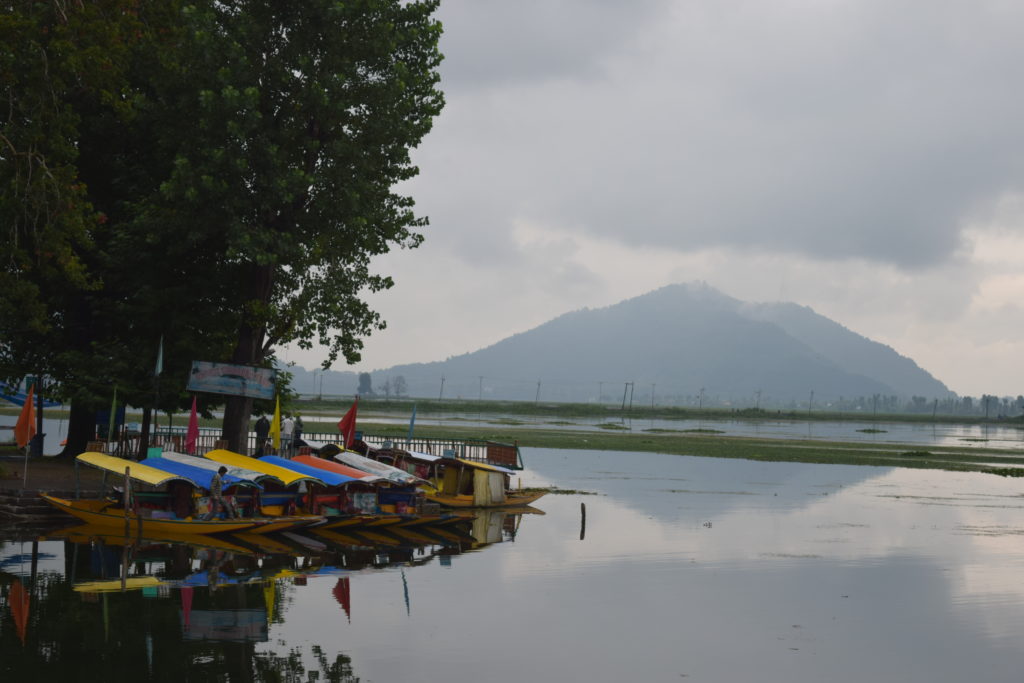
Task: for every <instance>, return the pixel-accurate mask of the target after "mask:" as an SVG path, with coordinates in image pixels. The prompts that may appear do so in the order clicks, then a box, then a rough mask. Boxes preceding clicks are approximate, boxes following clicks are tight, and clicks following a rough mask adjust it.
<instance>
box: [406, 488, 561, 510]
mask: <svg viewBox="0 0 1024 683" xmlns="http://www.w3.org/2000/svg"><path fill="white" fill-rule="evenodd" d="M545 493H547V491H529V492H526V493H519V492H511V493H508V494H506V495H505V500H503V501H502V502H500V503H494V504H492V505H480V504H479V503H477V502H475V500H474V498H473V496H468V495H455V496H453V495H451V494H445V493H427V494H425V495H426V498H427V500H429V501H433V502H435V503H439V504H441V505H444V506H445V507H451V508H514V507H522V506H526V505H529V504H530V503H532V502H534V501H535V500H537V499H538V498H540V497H541V496H543V495H544V494H545Z"/></svg>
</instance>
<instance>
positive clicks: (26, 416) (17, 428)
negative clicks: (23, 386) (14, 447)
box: [14, 386, 36, 448]
mask: <svg viewBox="0 0 1024 683" xmlns="http://www.w3.org/2000/svg"><path fill="white" fill-rule="evenodd" d="M34 391H35V386H31V387H29V389H28V396H26V397H25V405H23V406H22V407H21V415H19V416H18V422H17V424H15V425H14V440H15V441H17V442H18V448H24V447H25V446H27V445H28V442H29V441H31V440H32V437H33V436H35V435H36V409H35V401H33V400H32V394H33V393H34Z"/></svg>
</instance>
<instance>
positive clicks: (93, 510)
mask: <svg viewBox="0 0 1024 683" xmlns="http://www.w3.org/2000/svg"><path fill="white" fill-rule="evenodd" d="M39 495H40V497H42V499H43V500H45V501H46V502H47V503H49V504H50V505H52V506H54V507H55V508H57V509H58V510H62V511H64V512H66V513H68V514H69V515H72V516H74V517H77V518H78V519H80V520H82V521H83V522H85V523H87V524H93V525H96V526H101V527H107V528H114V529H124V528H125V526H126V525H128V526H130V527H131V529H132V530H133V531H136V532H137V533H138V532H140V531H141V532H144V533H146V534H163V533H170V534H219V533H224V532H228V531H241V530H242V529H248V528H250V527H255V526H257V524H259V522H258V521H254V520H251V519H226V520H210V521H204V520H199V519H154V518H152V517H145V516H139V515H135V514H131V513H130V512H126V511H125V510H124V508H115V507H113V505H112V504H111V502H110V501H108V500H102V499H87V500H68V499H66V498H58V497H57V496H51V495H48V494H46V493H40V494H39Z"/></svg>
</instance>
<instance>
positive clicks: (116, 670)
mask: <svg viewBox="0 0 1024 683" xmlns="http://www.w3.org/2000/svg"><path fill="white" fill-rule="evenodd" d="M65 557H66V567H65V575H66V577H67V578H66V577H65V575H61V574H59V573H55V572H40V573H39V574H38V575H37V576H36V580H35V582H34V585H28V589H29V592H30V593H31V607H30V612H29V623H28V628H27V638H26V642H25V645H24V646H23V645H22V643H21V640H20V639H19V636H18V633H17V632H16V630H15V629H14V628H6V626H8V625H9V624H11V623H12V622H11V618H12V617H11V615H10V614H9V609H8V608H7V607H6V601H0V604H3V605H4V608H3V609H2V610H0V618H2V619H3V621H4V624H3V625H4V627H5V628H0V653H2V656H0V680H2V681H50V680H68V681H82V682H86V683H88V682H92V681H96V682H97V683H100V682H102V683H109V682H110V681H128V680H131V681H145V680H153V681H175V682H176V683H177V682H185V681H195V680H210V681H223V680H232V681H235V680H238V681H256V682H260V683H263V682H266V683H277V682H279V681H281V682H283V681H295V682H299V681H314V680H316V681H338V682H343V683H352V682H355V681H358V678H356V677H355V676H354V675H353V672H352V664H351V660H350V658H349V657H347V656H345V655H343V654H340V653H339V654H338V655H336V656H335V659H334V661H330V660H329V658H328V656H327V655H326V654H325V653H324V651H323V649H322V648H321V647H320V646H312V655H311V656H307V657H305V660H306V661H307V662H309V663H310V664H311V666H310V667H309V668H308V669H307V667H306V665H305V664H304V663H303V659H304V658H303V656H302V653H301V651H300V650H298V649H293V650H292V651H291V652H289V654H288V655H287V656H278V655H276V654H274V653H257V652H256V651H255V650H256V643H255V642H254V641H252V640H243V641H235V642H225V641H214V640H187V639H186V638H185V637H184V633H183V628H182V613H181V602H180V600H179V599H178V590H173V591H171V593H170V595H169V596H165V597H160V598H156V599H154V598H149V597H146V596H145V595H144V594H143V593H142V592H141V591H137V590H136V591H127V592H124V593H121V592H110V593H78V592H75V591H74V590H73V581H75V580H79V581H81V580H86V579H90V578H94V576H93V574H94V572H93V571H91V569H95V568H96V565H94V564H92V565H91V563H90V560H91V559H92V560H95V559H96V558H95V556H94V557H92V558H90V552H89V548H88V546H85V545H83V546H80V547H79V551H78V553H76V552H75V544H72V543H68V544H67V545H66V550H65ZM104 576H108V577H109V576H111V574H110V573H108V572H106V571H103V572H100V575H99V576H96V577H95V578H103V577H104ZM4 578H10V579H12V580H13V577H11V576H10V575H5V577H4ZM5 583H12V581H7V582H5ZM4 589H5V590H4V592H5V593H7V592H9V587H8V586H7V585H5V586H4ZM5 597H6V595H5ZM262 604H263V595H262V587H261V586H260V585H259V584H249V585H225V586H221V587H219V588H218V589H217V590H216V591H212V592H211V591H208V590H197V591H196V592H195V600H194V603H193V608H194V609H196V610H200V609H203V610H221V611H227V610H238V609H246V608H252V607H253V606H255V605H262ZM313 662H315V666H313V665H312V663H313Z"/></svg>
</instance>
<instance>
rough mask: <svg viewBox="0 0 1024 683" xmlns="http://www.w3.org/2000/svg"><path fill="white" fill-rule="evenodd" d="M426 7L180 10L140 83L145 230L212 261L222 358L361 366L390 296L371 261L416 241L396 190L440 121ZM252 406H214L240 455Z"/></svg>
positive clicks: (319, 2)
mask: <svg viewBox="0 0 1024 683" xmlns="http://www.w3.org/2000/svg"><path fill="white" fill-rule="evenodd" d="M436 6H437V2H436V0H425V1H423V2H401V1H398V0H355V1H351V2H344V3H342V2H335V1H332V0H310V1H308V2H301V3H280V2H276V1H274V0H236V1H234V2H230V1H228V2H216V3H205V4H202V5H194V6H192V7H189V8H188V9H187V10H186V11H185V12H184V14H183V20H184V22H185V27H186V30H185V31H184V32H183V33H182V44H181V45H179V46H178V48H177V49H176V50H175V51H174V52H172V53H170V54H171V55H172V56H171V59H170V61H169V62H168V63H167V64H165V69H164V70H163V72H162V74H161V77H160V79H159V80H158V81H157V82H155V83H154V93H153V96H152V100H151V106H152V107H153V108H154V109H153V110H152V112H151V113H152V114H153V115H154V116H159V115H161V114H162V115H163V117H164V118H163V120H161V121H160V124H159V125H158V126H155V130H157V131H158V132H159V134H160V135H161V139H160V141H159V144H161V145H164V146H167V147H172V148H175V157H174V162H173V169H172V171H171V173H170V176H169V177H168V179H167V180H166V181H165V182H164V183H163V184H162V186H161V188H160V193H159V194H158V195H156V196H154V197H153V198H152V199H151V200H150V201H149V202H147V205H146V207H145V212H144V217H145V218H144V222H143V223H142V225H143V226H145V229H144V230H143V232H149V233H163V234H165V235H166V234H173V235H174V239H175V240H177V241H178V242H179V243H180V244H184V245H189V248H190V249H193V250H194V252H195V253H196V254H202V258H203V259H204V260H207V261H208V260H209V259H213V260H212V262H209V261H208V262H209V268H208V270H207V271H206V272H204V274H203V277H202V280H201V281H200V282H198V283H196V285H197V286H198V287H205V288H209V289H210V290H211V291H212V292H213V296H214V297H215V298H216V299H218V300H222V301H227V302H230V304H231V310H230V311H226V314H225V315H224V317H223V320H222V325H223V326H224V327H225V328H228V329H230V330H231V332H232V333H233V334H234V345H233V349H232V351H231V354H230V358H229V360H231V361H233V362H236V363H244V364H254V365H267V364H269V363H270V362H271V360H272V358H273V350H274V348H275V346H277V345H280V344H285V343H290V342H295V343H297V344H298V345H299V346H301V347H309V346H311V345H312V344H313V343H314V342H319V343H321V344H323V345H325V346H326V347H327V348H328V349H329V352H328V358H327V359H326V361H325V364H329V363H331V362H333V361H334V360H335V359H336V358H337V357H338V356H339V355H341V356H343V357H344V358H345V359H346V360H348V361H355V360H357V359H358V358H359V350H360V348H361V344H362V342H361V341H360V337H362V336H364V335H365V334H367V333H368V332H369V331H370V330H372V329H374V328H379V327H382V326H383V322H382V321H381V320H380V318H379V316H378V315H377V314H376V313H375V312H373V311H371V310H370V309H369V307H368V306H367V305H366V304H365V303H364V302H363V301H362V300H361V299H360V295H361V293H362V292H364V291H366V290H369V291H375V290H380V289H383V288H386V287H390V286H391V279H390V278H388V277H384V276H380V275H376V274H373V273H371V272H370V271H369V269H368V262H369V259H370V258H371V257H372V256H374V255H376V254H380V253H383V252H386V251H388V250H389V249H390V248H391V247H392V246H394V245H403V246H415V245H416V244H418V243H419V241H420V239H421V237H420V235H419V234H418V233H417V232H416V230H417V229H418V228H420V227H421V226H423V225H424V220H423V219H421V218H418V217H417V216H415V215H414V213H413V210H412V206H413V202H412V200H411V199H409V198H408V197H404V196H401V195H399V194H396V193H395V191H394V189H393V188H394V186H395V185H396V184H397V183H400V182H401V181H404V180H407V179H409V178H411V177H412V176H414V175H415V174H416V172H417V169H416V168H415V166H414V165H413V164H412V163H411V162H410V158H409V150H410V148H411V147H414V146H415V145H417V144H418V143H419V142H420V140H421V139H422V138H423V136H424V135H425V134H426V133H427V132H428V131H429V129H430V126H431V122H432V119H433V117H434V116H435V115H436V114H437V113H438V112H439V111H440V109H441V107H442V103H443V99H442V95H441V93H440V92H439V90H438V89H437V85H438V80H439V76H438V73H437V66H438V65H439V63H440V60H441V55H440V53H439V52H438V49H437V44H438V38H439V36H440V31H441V28H440V24H438V23H437V22H436V21H434V20H433V19H432V16H431V15H432V13H433V11H434V10H435V9H436ZM250 408H251V402H250V401H247V400H244V399H241V398H237V399H234V398H232V399H229V400H228V403H227V406H226V410H225V418H224V437H225V438H227V439H228V441H229V445H230V447H232V448H236V449H237V448H238V447H240V445H241V444H242V443H243V438H244V430H245V424H246V420H247V418H248V416H249V413H250Z"/></svg>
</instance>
